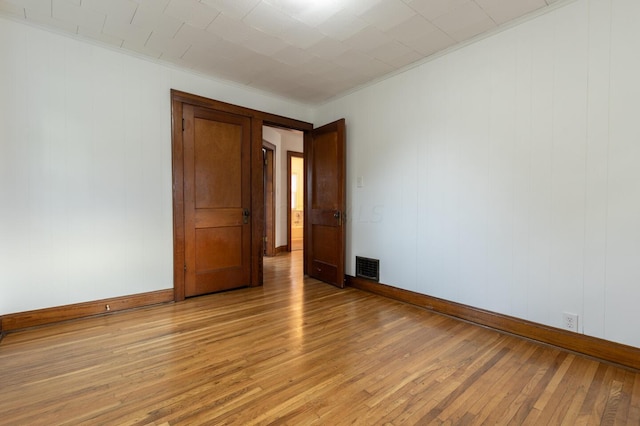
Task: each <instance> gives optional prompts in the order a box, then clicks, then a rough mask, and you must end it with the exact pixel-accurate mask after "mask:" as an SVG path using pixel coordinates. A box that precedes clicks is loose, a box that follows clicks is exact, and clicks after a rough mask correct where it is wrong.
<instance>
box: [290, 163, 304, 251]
mask: <svg viewBox="0 0 640 426" xmlns="http://www.w3.org/2000/svg"><path fill="white" fill-rule="evenodd" d="M304 184H305V176H304V154H303V153H301V152H294V151H287V194H288V196H287V227H288V229H289V232H288V234H289V238H288V241H287V249H288V251H294V250H302V249H303V248H304Z"/></svg>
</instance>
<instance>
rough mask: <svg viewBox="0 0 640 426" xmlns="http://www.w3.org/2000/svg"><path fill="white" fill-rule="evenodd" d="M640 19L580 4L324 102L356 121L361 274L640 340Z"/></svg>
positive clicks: (632, 11) (353, 227) (350, 268)
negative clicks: (368, 264) (365, 268)
mask: <svg viewBox="0 0 640 426" xmlns="http://www.w3.org/2000/svg"><path fill="white" fill-rule="evenodd" d="M638 19H640V2H638V1H636V0H615V1H614V0H580V1H576V2H573V3H569V4H567V5H565V6H563V7H561V8H558V9H556V10H554V11H551V12H550V13H548V14H546V15H542V16H540V17H537V18H535V19H533V20H531V21H528V22H524V23H522V24H521V25H518V26H516V27H514V28H511V29H509V30H506V31H504V32H502V33H499V34H497V35H494V36H491V37H489V38H486V39H484V40H481V41H478V42H477V43H474V44H471V45H469V46H467V47H464V48H462V49H459V50H457V51H454V52H452V53H449V54H447V55H444V56H442V57H440V58H438V59H436V60H433V61H431V62H427V63H424V64H422V65H421V66H419V67H416V68H413V69H411V70H409V71H407V72H405V73H403V74H400V75H397V76H395V77H392V78H390V79H387V80H385V81H382V82H380V83H378V84H375V85H373V86H370V87H367V88H364V89H362V90H360V91H358V92H355V93H352V94H350V95H348V96H345V97H343V98H341V99H338V100H335V101H333V102H330V103H328V104H326V105H323V106H322V107H320V108H318V110H317V113H316V116H315V119H314V123H315V124H316V125H321V124H324V123H326V122H330V121H332V120H334V119H337V118H340V117H345V118H346V122H347V145H348V166H347V169H348V182H349V184H348V185H349V186H348V204H349V228H348V234H347V235H348V247H347V272H348V273H351V274H353V273H354V265H353V263H354V257H355V256H356V255H363V256H369V257H373V258H379V259H380V268H381V282H384V283H387V284H390V285H394V286H398V287H401V288H404V289H408V290H412V291H417V292H420V293H424V294H428V295H433V296H437V297H441V298H444V299H448V300H452V301H456V302H461V303H465V304H469V305H472V306H476V307H480V308H485V309H489V310H492V311H496V312H500V313H503V314H508V315H513V316H516V317H520V318H525V319H528V320H532V321H535V322H538V323H542V324H548V325H551V326H561V314H562V312H564V311H568V312H572V313H577V314H579V315H580V322H579V329H580V331H581V332H584V333H585V334H588V335H591V336H596V337H600V338H605V339H608V340H611V341H616V342H621V343H626V344H629V345H633V346H636V347H640V329H638V324H640V314H639V312H640V311H639V310H638V308H637V303H638V300H640V120H639V111H640V78H639V77H638V76H640V44H639V40H640V26H638V24H637V22H638ZM358 176H362V177H363V179H364V186H363V187H362V188H357V187H356V178H357V177H358Z"/></svg>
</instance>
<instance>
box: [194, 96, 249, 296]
mask: <svg viewBox="0 0 640 426" xmlns="http://www.w3.org/2000/svg"><path fill="white" fill-rule="evenodd" d="M182 118H183V120H184V121H183V123H184V124H183V126H184V130H183V134H184V137H183V140H184V151H183V155H184V230H185V278H184V279H185V296H186V297H189V296H197V295H200V294H205V293H211V292H214V291H220V290H228V289H231V288H236V287H242V286H247V285H249V284H250V280H251V221H250V210H249V209H250V208H251V192H250V189H251V181H250V179H251V153H250V149H251V121H250V119H249V118H247V117H244V116H240V115H235V114H229V113H225V112H220V111H216V110H212V109H209V108H202V107H196V106H192V105H186V104H185V105H184V109H183V114H182Z"/></svg>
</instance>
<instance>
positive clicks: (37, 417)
mask: <svg viewBox="0 0 640 426" xmlns="http://www.w3.org/2000/svg"><path fill="white" fill-rule="evenodd" d="M301 255H302V252H294V253H293V254H291V255H285V256H278V257H276V258H271V259H267V260H266V262H265V285H264V287H262V288H253V289H242V290H235V291H231V292H226V293H220V294H215V295H209V296H204V297H199V298H194V299H189V300H186V301H184V302H181V303H176V304H167V305H162V306H155V307H150V308H144V309H138V310H133V311H128V312H119V313H114V314H111V315H106V316H102V317H95V318H89V319H83V320H76V321H71V322H67V323H62V324H56V325H52V326H46V327H40V328H37V329H31V330H26V331H22V332H17V333H13V334H9V335H7V336H6V337H5V338H4V340H2V342H0V424H2V425H59V424H73V425H75V424H91V425H97V424H99V425H133V424H138V425H146V424H155V425H160V424H167V425H178V424H180V425H182V424H185V425H186V424H241V425H249V424H269V423H275V424H291V425H305V424H323V425H342V424H359V425H373V424H394V425H399V424H420V425H426V424H517V425H520V424H538V425H549V424H554V425H555V424H568V425H574V424H588V425H597V424H630V425H638V424H640V374H638V373H637V372H632V371H629V370H625V369H621V368H618V367H615V366H611V365H608V364H604V363H600V362H598V361H595V360H591V359H587V358H584V357H582V356H578V355H574V354H570V353H567V352H564V351H561V350H558V349H554V348H550V347H546V346H542V345H538V344H536V343H532V342H528V341H526V340H523V339H520V338H516V337H512V336H508V335H505V334H501V333H498V332H495V331H492V330H488V329H485V328H482V327H477V326H474V325H470V324H467V323H464V322H461V321H458V320H454V319H451V318H447V317H444V316H440V315H437V314H433V313H429V312H427V311H424V310H422V309H420V308H417V307H414V306H410V305H406V304H403V303H400V302H396V301H393V300H389V299H385V298H382V297H379V296H375V295H372V294H368V293H365V292H362V291H359V290H355V289H345V290H339V289H336V288H334V287H331V286H329V285H326V284H323V283H320V282H318V281H316V280H313V279H304V280H303V279H302V270H301Z"/></svg>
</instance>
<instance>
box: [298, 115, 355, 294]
mask: <svg viewBox="0 0 640 426" xmlns="http://www.w3.org/2000/svg"><path fill="white" fill-rule="evenodd" d="M306 137H307V141H306V143H305V149H304V155H305V165H306V168H307V182H306V183H307V194H306V203H307V206H306V209H305V210H306V212H305V213H306V216H307V219H306V224H308V225H306V224H305V244H304V245H305V260H306V262H305V263H306V265H305V266H306V272H307V274H308V275H309V276H310V277H313V278H317V279H319V280H321V281H324V282H327V283H330V284H333V285H335V286H337V287H340V288H343V287H344V281H345V279H344V255H345V253H344V251H345V226H344V220H345V217H344V214H345V211H346V190H345V181H346V140H345V121H344V119H341V120H339V121H336V122H334V123H330V124H327V125H325V126H322V127H320V128H317V129H314V130H312V131H311V132H309V133H308V135H307V136H306Z"/></svg>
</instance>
